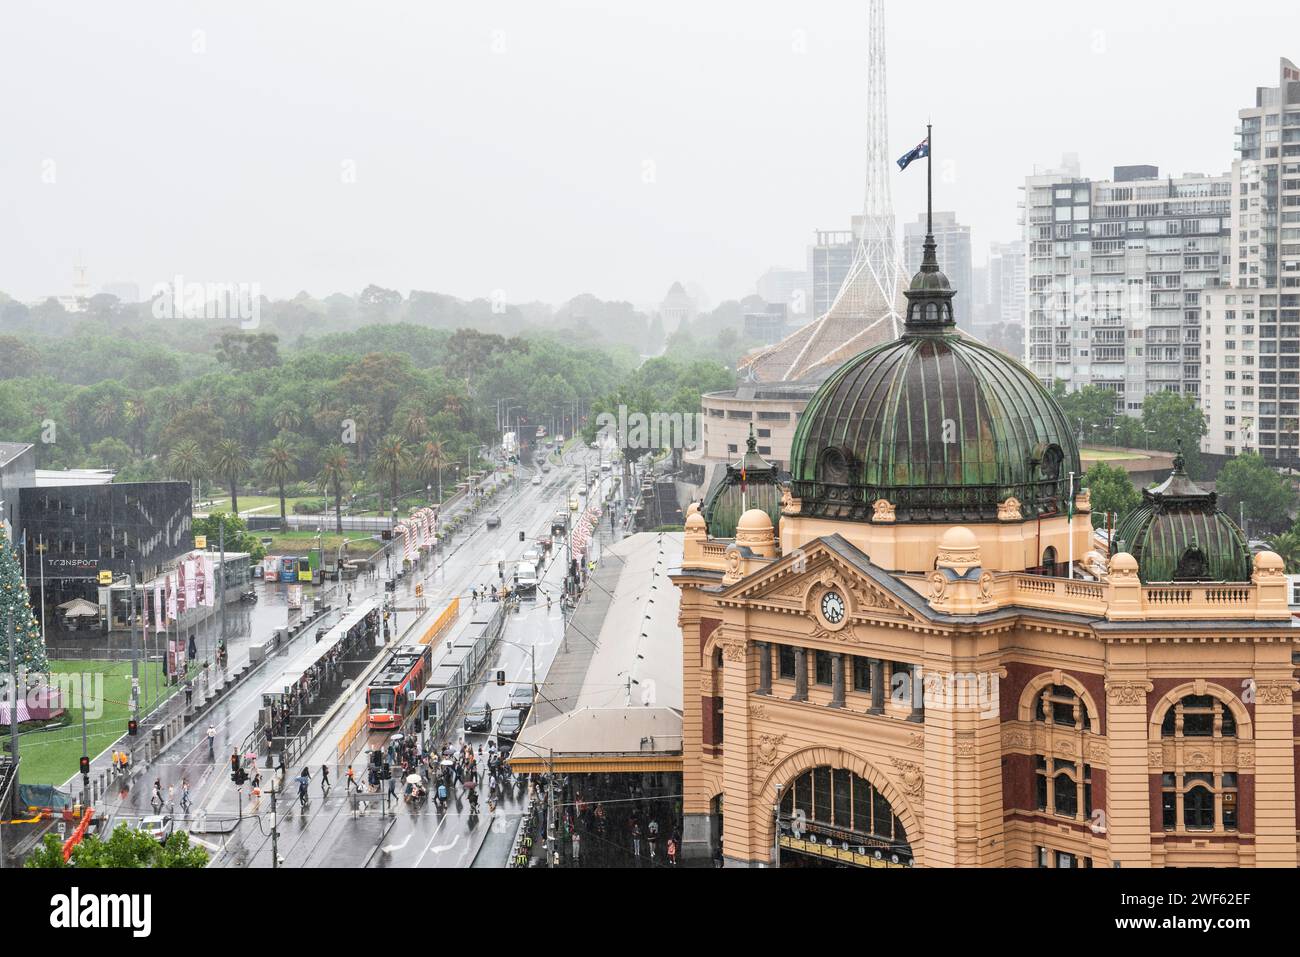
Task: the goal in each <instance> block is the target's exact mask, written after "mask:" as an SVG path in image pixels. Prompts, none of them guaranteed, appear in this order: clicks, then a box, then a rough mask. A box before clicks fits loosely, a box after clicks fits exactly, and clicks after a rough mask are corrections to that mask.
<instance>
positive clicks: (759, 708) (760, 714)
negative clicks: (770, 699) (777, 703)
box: [749, 702, 767, 721]
mask: <svg viewBox="0 0 1300 957" xmlns="http://www.w3.org/2000/svg"><path fill="white" fill-rule="evenodd" d="M749 716H750V717H751V718H753V719H754V720H755V721H766V720H767V705H763V704H758V703H757V702H756V703H754V704H751V705H750V706H749Z"/></svg>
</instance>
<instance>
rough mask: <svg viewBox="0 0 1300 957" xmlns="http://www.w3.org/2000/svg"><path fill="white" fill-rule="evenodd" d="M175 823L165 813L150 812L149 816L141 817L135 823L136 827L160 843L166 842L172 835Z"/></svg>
mask: <svg viewBox="0 0 1300 957" xmlns="http://www.w3.org/2000/svg"><path fill="white" fill-rule="evenodd" d="M174 827H175V825H174V824H173V822H172V819H171V817H170V816H169V815H167V814H151V815H150V816H149V817H146V818H142V819H141V820H140V823H139V824H138V825H137V829H138V830H140V831H142V832H143V833H145V834H148V835H149V836H150V837H152V838H153V839H154V840H155V841H157V842H158V843H160V844H166V843H167V838H169V837H171V836H172V830H173V828H174Z"/></svg>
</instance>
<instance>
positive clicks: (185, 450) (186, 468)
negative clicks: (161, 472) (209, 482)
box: [167, 439, 207, 498]
mask: <svg viewBox="0 0 1300 957" xmlns="http://www.w3.org/2000/svg"><path fill="white" fill-rule="evenodd" d="M167 471H168V472H170V473H171V474H172V475H174V476H175V477H176V478H178V479H180V480H181V481H182V482H189V483H190V497H191V498H197V494H196V486H197V485H198V484H199V483H200V482H202V481H203V477H204V475H205V474H206V473H207V467H206V463H205V462H204V461H203V449H202V448H200V447H199V443H198V442H195V441H194V440H193V439H182V440H181V441H179V442H177V443H176V444H175V445H174V446H172V450H171V454H170V455H168V456H167Z"/></svg>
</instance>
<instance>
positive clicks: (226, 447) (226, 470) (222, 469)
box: [212, 439, 249, 515]
mask: <svg viewBox="0 0 1300 957" xmlns="http://www.w3.org/2000/svg"><path fill="white" fill-rule="evenodd" d="M248 469H249V462H248V456H247V455H246V454H244V447H243V445H241V444H240V443H239V442H238V441H237V440H235V439H222V440H221V441H220V442H218V443H217V447H216V448H215V449H213V450H212V471H213V472H215V473H216V474H217V475H220V476H223V477H224V478H225V479H226V481H227V482H229V483H230V510H231V511H232V512H234V513H235V515H239V480H240V479H241V478H243V477H244V476H245V475H247V474H248Z"/></svg>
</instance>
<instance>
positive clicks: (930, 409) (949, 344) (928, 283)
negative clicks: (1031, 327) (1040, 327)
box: [790, 237, 1082, 522]
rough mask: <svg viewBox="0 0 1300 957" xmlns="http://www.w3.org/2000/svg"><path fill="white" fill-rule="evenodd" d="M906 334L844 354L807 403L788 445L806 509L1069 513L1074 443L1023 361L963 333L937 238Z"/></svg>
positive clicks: (975, 518) (857, 515)
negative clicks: (1004, 507) (1013, 508)
mask: <svg viewBox="0 0 1300 957" xmlns="http://www.w3.org/2000/svg"><path fill="white" fill-rule="evenodd" d="M905 295H906V296H907V298H908V309H907V323H906V327H905V330H904V333H903V336H902V338H900V339H898V340H897V341H895V342H890V343H886V344H885V345H882V346H878V347H876V348H874V349H871V350H869V351H867V352H864V353H862V354H861V355H859V356H857V357H855V358H853V359H850V360H849V361H848V362H847V363H846V364H845V365H843V366H842V367H841V368H840V369H838V370H837V371H836V372H835V373H834V374H833V375H832V376H831V377H830V378H829V379H828V380H827V381H826V382H825V383H824V384H823V385H822V387H821V388H820V389H819V390H818V392H817V394H816V395H814V396H813V398H812V401H811V402H809V404H808V407H807V409H806V410H805V411H804V415H803V418H802V419H801V420H800V422H799V427H798V429H797V430H796V432H795V437H794V446H793V449H792V451H791V463H790V471H791V474H792V479H793V481H792V486H791V493H792V495H793V497H794V498H795V499H797V500H799V502H800V507H801V514H803V515H809V516H814V517H825V518H842V519H848V520H850V521H869V520H871V518H872V514H873V505H874V503H875V502H876V501H877V500H880V499H885V500H887V501H888V502H889V503H890V504H891V505H893V506H894V509H895V517H896V520H897V521H899V522H992V521H997V520H998V506H999V504H1001V503H1003V502H1005V501H1006V500H1007V499H1009V498H1014V499H1016V500H1017V502H1019V503H1020V513H1021V516H1022V518H1023V519H1024V520H1026V521H1029V520H1034V519H1036V518H1037V517H1039V516H1040V515H1052V514H1057V513H1060V512H1064V511H1065V509H1066V508H1067V507H1068V498H1069V490H1070V478H1069V473H1070V472H1074V473H1075V476H1076V478H1075V483H1076V487H1077V486H1078V476H1079V474H1080V473H1081V471H1082V470H1081V467H1080V464H1079V450H1078V446H1077V445H1076V444H1075V440H1074V436H1073V435H1072V433H1071V430H1070V426H1069V423H1068V422H1067V421H1066V418H1065V415H1064V413H1063V412H1062V411H1061V408H1060V406H1059V405H1057V403H1056V400H1055V399H1053V398H1052V396H1051V395H1050V394H1049V393H1048V391H1047V390H1046V389H1045V388H1043V386H1042V384H1041V383H1040V382H1039V381H1038V379H1037V378H1035V377H1034V375H1033V373H1031V372H1030V371H1029V370H1028V369H1026V368H1025V367H1024V366H1022V365H1021V364H1020V363H1018V362H1016V361H1015V360H1013V359H1011V358H1009V357H1007V356H1005V355H1003V354H1002V353H1000V352H998V351H996V350H995V349H991V348H989V347H988V346H985V345H983V344H982V343H980V342H976V341H975V340H973V339H970V338H968V337H965V336H962V335H959V334H958V333H957V329H956V326H955V324H954V322H953V312H952V299H953V296H954V295H955V290H953V289H952V288H951V287H950V286H949V283H948V280H947V278H946V277H945V276H944V275H943V273H941V272H940V271H939V265H938V261H937V259H936V258H935V250H934V242H933V237H927V238H926V245H925V259H924V262H923V264H922V266H921V271H920V272H919V273H918V274H917V276H916V278H915V279H913V280H912V284H911V287H910V288H909V289H908V290H907V291H906V292H905Z"/></svg>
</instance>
